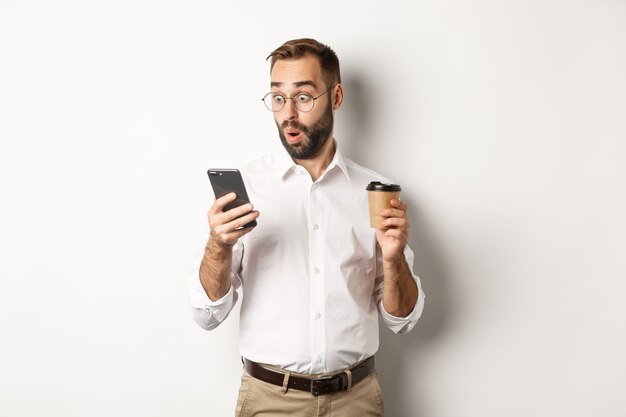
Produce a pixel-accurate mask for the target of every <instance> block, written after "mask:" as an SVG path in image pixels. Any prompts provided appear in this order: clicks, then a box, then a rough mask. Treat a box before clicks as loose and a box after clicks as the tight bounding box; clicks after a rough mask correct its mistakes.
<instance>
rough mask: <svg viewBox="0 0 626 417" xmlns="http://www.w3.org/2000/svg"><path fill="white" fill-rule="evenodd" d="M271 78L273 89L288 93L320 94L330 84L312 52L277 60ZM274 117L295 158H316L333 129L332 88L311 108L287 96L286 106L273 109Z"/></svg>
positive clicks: (282, 93) (289, 95)
mask: <svg viewBox="0 0 626 417" xmlns="http://www.w3.org/2000/svg"><path fill="white" fill-rule="evenodd" d="M271 80H272V81H271V82H272V84H271V85H272V92H273V93H279V94H281V95H283V96H285V97H295V96H297V95H298V94H299V93H307V94H310V95H311V96H312V97H317V96H319V95H320V94H322V93H324V92H325V91H326V89H327V88H328V87H327V86H326V83H325V82H324V79H323V77H322V69H321V67H320V64H319V61H318V60H317V58H315V57H313V56H311V55H306V56H304V57H302V58H298V59H289V60H279V61H277V62H276V64H274V68H272V74H271ZM274 119H275V121H276V127H277V128H278V135H279V136H280V140H281V142H282V144H283V146H284V147H285V149H286V150H287V152H288V153H289V155H291V157H292V158H294V159H311V158H314V157H315V156H317V155H318V154H319V152H320V150H321V148H322V146H323V145H324V143H326V140H328V138H329V137H330V136H331V134H332V132H333V121H334V118H333V106H332V90H331V91H329V92H328V93H326V94H324V95H322V96H321V97H319V98H318V99H317V100H315V104H314V106H313V109H312V110H310V111H308V112H303V111H300V110H298V109H297V108H296V106H295V104H294V101H293V100H287V101H286V103H285V107H283V109H282V110H281V111H278V112H275V113H274Z"/></svg>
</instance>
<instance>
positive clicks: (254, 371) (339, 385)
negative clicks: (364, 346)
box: [243, 356, 374, 397]
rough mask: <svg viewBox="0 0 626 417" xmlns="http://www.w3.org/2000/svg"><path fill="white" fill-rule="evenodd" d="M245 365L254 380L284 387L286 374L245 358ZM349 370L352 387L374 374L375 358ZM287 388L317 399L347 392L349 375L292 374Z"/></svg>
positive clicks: (342, 373)
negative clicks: (320, 396) (304, 392)
mask: <svg viewBox="0 0 626 417" xmlns="http://www.w3.org/2000/svg"><path fill="white" fill-rule="evenodd" d="M243 363H244V366H245V369H246V372H248V374H250V375H251V376H253V377H254V378H257V379H260V380H261V381H265V382H269V383H270V384H274V385H278V386H279V387H282V386H283V382H284V380H285V373H284V372H280V371H276V370H273V369H269V368H265V367H263V366H261V365H259V364H258V363H256V362H253V361H250V360H248V359H245V358H243ZM348 369H349V371H350V373H351V374H352V385H355V384H356V383H357V382H359V381H361V380H362V379H363V378H365V377H366V376H368V375H369V374H370V373H372V371H373V370H374V357H373V356H371V357H370V358H368V359H366V360H364V361H363V362H360V363H358V364H356V365H355V366H353V367H352V368H348ZM287 387H288V388H293V389H297V390H300V391H308V392H310V393H311V394H312V395H314V396H316V397H317V396H319V395H322V394H330V393H333V392H339V391H346V390H347V389H348V374H347V373H346V372H345V371H344V372H338V373H336V374H334V375H330V376H326V377H321V378H304V377H301V376H297V375H293V374H291V375H289V381H288V385H287Z"/></svg>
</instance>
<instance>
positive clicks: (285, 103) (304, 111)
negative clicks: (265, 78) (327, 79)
mask: <svg viewBox="0 0 626 417" xmlns="http://www.w3.org/2000/svg"><path fill="white" fill-rule="evenodd" d="M332 89H333V87H331V88H329V89H327V90H326V91H324V92H323V93H322V94H320V95H318V96H317V97H313V96H312V95H310V94H309V93H298V94H296V97H297V96H298V95H302V94H305V95H307V96H309V97H311V98H312V99H313V104H312V105H311V108H310V109H309V110H300V108H298V104H297V102H296V101H294V102H293V104H294V106H295V107H296V109H297V110H298V111H301V112H303V113H308V112H310V111H311V110H313V108H314V107H315V101H317V99H318V98H320V97H322V96H323V95H324V94H326V93H328V92H329V91H330V90H332ZM272 94H274V95H277V96H281V97H282V98H283V99H285V102H284V103H283V106H282V107H281V108H280V109H278V110H272V109H271V108H269V107H267V103H265V98H266V97H267V96H269V95H272ZM287 100H292V101H293V100H294V96H291V97H286V96H284V95H282V94H279V93H273V92H271V91H270V92H269V93H267V94H266V95H264V96H263V98H262V99H261V101H262V102H263V104H264V105H265V108H266V109H268V110H269V111H271V112H272V113H278V112H279V111H281V110H282V109H284V108H285V106H286V105H287Z"/></svg>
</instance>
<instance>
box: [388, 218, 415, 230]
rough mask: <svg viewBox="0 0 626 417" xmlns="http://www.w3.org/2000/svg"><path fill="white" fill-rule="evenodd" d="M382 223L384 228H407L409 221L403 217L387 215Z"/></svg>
mask: <svg viewBox="0 0 626 417" xmlns="http://www.w3.org/2000/svg"><path fill="white" fill-rule="evenodd" d="M382 225H383V227H385V228H394V229H405V230H406V229H408V228H409V221H408V220H407V219H405V218H404V217H389V218H387V219H385V220H383V221H382Z"/></svg>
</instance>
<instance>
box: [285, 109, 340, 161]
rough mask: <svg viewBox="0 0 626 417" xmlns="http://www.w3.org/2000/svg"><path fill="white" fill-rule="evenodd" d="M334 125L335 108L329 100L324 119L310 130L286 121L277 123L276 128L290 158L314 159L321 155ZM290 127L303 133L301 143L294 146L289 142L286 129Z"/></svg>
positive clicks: (299, 124) (294, 122)
mask: <svg viewBox="0 0 626 417" xmlns="http://www.w3.org/2000/svg"><path fill="white" fill-rule="evenodd" d="M333 123H334V118H333V108H332V103H331V102H330V100H329V101H328V106H326V110H325V111H324V114H323V115H322V117H321V118H320V119H319V120H318V121H317V122H315V123H314V124H313V125H312V126H311V127H310V128H309V127H308V126H305V125H303V124H301V123H298V122H296V121H294V120H291V121H289V120H285V121H284V122H283V123H282V124H281V125H279V124H278V122H276V127H277V128H278V135H279V136H280V141H281V142H282V144H283V146H284V147H285V149H286V150H287V152H288V153H289V156H291V157H292V158H293V159H312V158H315V157H316V156H317V155H318V154H319V153H320V150H321V149H322V146H324V144H325V143H326V141H327V140H328V138H329V137H330V135H331V133H332V132H333ZM288 127H291V128H294V129H298V130H300V131H301V132H302V133H303V135H302V139H301V140H300V141H299V142H297V143H294V144H291V143H289V142H287V138H286V137H285V130H284V129H286V128H288ZM305 136H306V138H305Z"/></svg>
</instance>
